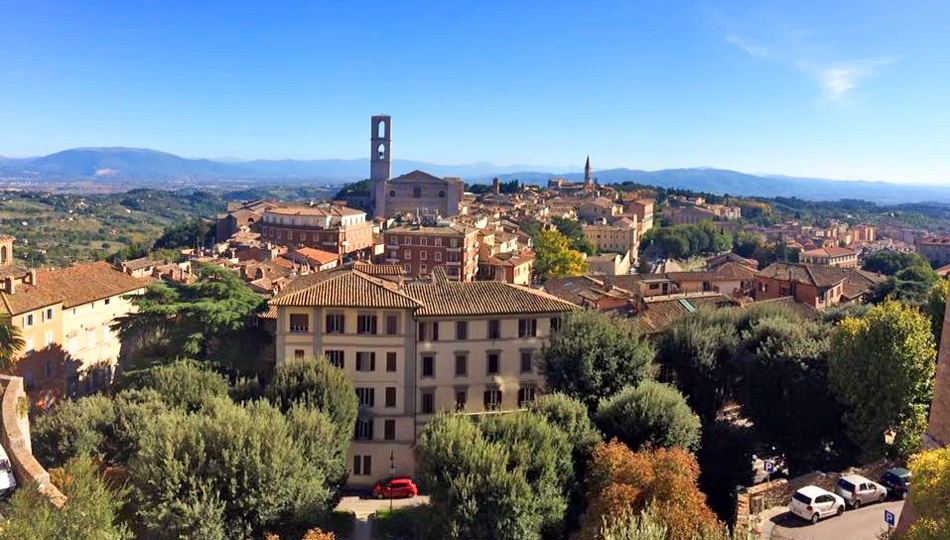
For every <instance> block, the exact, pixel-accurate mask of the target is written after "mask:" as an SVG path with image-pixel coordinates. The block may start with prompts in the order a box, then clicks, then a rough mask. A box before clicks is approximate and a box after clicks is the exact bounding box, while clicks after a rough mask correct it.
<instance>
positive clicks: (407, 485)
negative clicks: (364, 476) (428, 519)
mask: <svg viewBox="0 0 950 540" xmlns="http://www.w3.org/2000/svg"><path fill="white" fill-rule="evenodd" d="M418 494H419V486H417V485H416V483H415V482H413V481H412V478H410V477H408V476H393V477H391V478H387V479H385V480H380V481H379V482H376V485H374V486H373V497H376V498H377V499H396V498H399V497H407V498H411V497H415V496H416V495H418Z"/></svg>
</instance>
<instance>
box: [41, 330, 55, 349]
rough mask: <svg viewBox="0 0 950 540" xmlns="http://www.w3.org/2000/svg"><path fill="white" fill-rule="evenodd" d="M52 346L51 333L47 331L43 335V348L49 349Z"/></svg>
mask: <svg viewBox="0 0 950 540" xmlns="http://www.w3.org/2000/svg"><path fill="white" fill-rule="evenodd" d="M52 344H53V331H52V330H47V331H46V332H44V333H43V347H49V346H50V345H52Z"/></svg>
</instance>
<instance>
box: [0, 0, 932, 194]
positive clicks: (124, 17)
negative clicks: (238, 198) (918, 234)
mask: <svg viewBox="0 0 950 540" xmlns="http://www.w3.org/2000/svg"><path fill="white" fill-rule="evenodd" d="M193 4H203V5H193ZM762 4H765V3H763V2H754V1H749V2H731V1H724V0H718V1H699V2H692V1H681V2H674V1H660V0H647V1H633V0H621V1H616V2H613V1H610V2H583V1H577V2H556V1H550V0H549V1H543V2H542V1H539V2H520V1H516V0H512V1H506V2H501V1H498V2H495V1H488V2H486V1H485V0H482V1H471V2H470V1H465V0H456V1H451V2H446V1H444V0H442V1H432V2H427V1H418V0H400V1H396V2H394V1H389V2H320V1H309V2H300V3H292V2H277V1H275V2H262V1H259V0H258V1H254V2H250V1H245V0H232V1H229V2H226V3H219V2H214V3H212V2H178V1H175V0H165V1H152V2H139V1H134V0H127V1H116V2H100V1H95V0H84V1H83V2H47V1H43V0H30V1H23V0H0V155H5V156H28V155H38V154H46V153H51V152H55V151H58V150H62V149H65V148H70V147H76V146H113V145H123V146H137V147H147V148H154V149H158V150H164V151H168V152H173V153H176V154H180V155H184V156H189V157H210V158H219V157H237V158H244V159H247V158H329V157H337V158H354V157H363V156H366V155H367V154H368V152H369V143H368V140H367V139H368V136H369V116H370V115H372V114H375V113H380V112H384V113H387V114H390V115H392V116H393V139H394V143H393V154H394V157H397V158H405V159H418V160H424V161H429V162H434V163H443V164H461V163H471V162H476V161H489V162H493V163H497V164H504V165H510V164H533V165H542V166H545V167H547V168H551V169H556V170H566V169H578V168H580V167H581V166H582V164H583V160H584V158H585V157H586V155H587V154H590V155H591V156H592V160H593V163H594V166H595V168H598V169H603V168H612V167H621V166H626V167H631V168H641V169H648V170H651V169H659V168H670V167H693V166H713V167H722V168H730V169H735V170H740V171H744V172H769V173H782V174H789V175H810V176H822V177H829V178H852V179H873V180H888V181H899V182H913V183H946V184H950V159H948V157H947V156H948V154H950V152H948V147H950V145H948V143H950V107H948V103H947V98H948V96H950V69H948V68H950V65H948V64H950V54H948V51H950V32H948V31H947V28H950V2H937V1H932V2H930V1H920V2H898V1H875V0H835V1H834V2H828V1H826V0H798V1H794V2H791V1H790V2H768V3H767V4H769V5H768V6H764V5H762ZM219 6H221V7H219Z"/></svg>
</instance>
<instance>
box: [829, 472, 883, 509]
mask: <svg viewBox="0 0 950 540" xmlns="http://www.w3.org/2000/svg"><path fill="white" fill-rule="evenodd" d="M835 493H837V494H838V495H841V496H842V497H843V498H844V500H845V501H846V502H847V503H848V506H850V507H852V508H861V505H862V504H869V503H874V502H884V500H885V499H887V488H886V487H884V486H882V485H881V484H878V483H877V482H872V481H871V480H868V479H867V478H865V477H863V476H858V475H856V474H849V475H847V476H842V477H841V478H839V479H838V485H837V486H836V487H835Z"/></svg>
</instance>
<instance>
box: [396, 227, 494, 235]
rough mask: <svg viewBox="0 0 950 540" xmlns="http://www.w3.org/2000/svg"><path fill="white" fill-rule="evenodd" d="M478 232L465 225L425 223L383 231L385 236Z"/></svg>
mask: <svg viewBox="0 0 950 540" xmlns="http://www.w3.org/2000/svg"><path fill="white" fill-rule="evenodd" d="M476 232H478V229H476V228H474V227H467V226H465V225H444V226H424V225H408V226H405V227H394V228H392V229H388V230H386V231H383V235H384V236H389V235H393V234H408V235H416V234H418V235H446V236H456V235H464V236H467V235H469V234H473V233H476Z"/></svg>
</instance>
